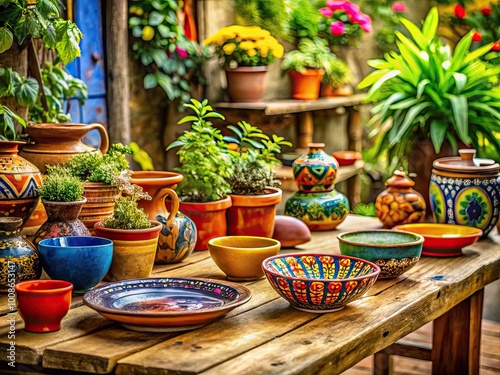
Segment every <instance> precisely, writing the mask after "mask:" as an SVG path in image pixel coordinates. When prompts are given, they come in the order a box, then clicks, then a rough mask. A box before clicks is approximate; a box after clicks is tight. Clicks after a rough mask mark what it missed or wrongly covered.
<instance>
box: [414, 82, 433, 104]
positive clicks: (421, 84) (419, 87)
mask: <svg viewBox="0 0 500 375" xmlns="http://www.w3.org/2000/svg"><path fill="white" fill-rule="evenodd" d="M429 83H431V81H430V80H429V79H427V78H426V79H424V80H422V81H420V82H419V83H418V85H417V99H420V98H421V97H422V94H423V92H424V89H425V86H427V85H428V84H429Z"/></svg>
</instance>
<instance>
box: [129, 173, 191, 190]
mask: <svg viewBox="0 0 500 375" xmlns="http://www.w3.org/2000/svg"><path fill="white" fill-rule="evenodd" d="M183 179H184V176H183V175H182V174H180V173H177V172H170V171H132V176H131V178H130V182H131V183H133V184H137V185H140V184H144V183H146V184H150V185H153V186H161V187H163V186H166V185H173V184H178V183H180V182H181V181H182V180H183Z"/></svg>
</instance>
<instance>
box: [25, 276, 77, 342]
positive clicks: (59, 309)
mask: <svg viewBox="0 0 500 375" xmlns="http://www.w3.org/2000/svg"><path fill="white" fill-rule="evenodd" d="M15 290H16V293H17V308H18V310H19V314H20V315H21V317H22V318H23V320H24V329H25V330H26V331H29V332H53V331H57V330H59V329H60V328H61V320H62V318H64V316H65V315H66V314H67V313H68V311H69V308H70V306H71V291H72V290H73V285H72V284H71V283H70V282H69V281H64V280H28V281H21V282H20V283H17V284H16V285H15Z"/></svg>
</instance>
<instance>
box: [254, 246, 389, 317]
mask: <svg viewBox="0 0 500 375" xmlns="http://www.w3.org/2000/svg"><path fill="white" fill-rule="evenodd" d="M262 269H263V270H264V272H265V274H266V277H267V280H268V281H269V283H270V284H271V286H272V287H273V288H274V290H276V291H277V292H278V294H279V295H280V296H281V297H283V298H284V299H286V300H287V301H288V302H289V303H290V305H291V306H292V307H294V308H296V309H298V310H302V311H307V312H313V313H327V312H332V311H337V310H340V309H343V308H344V307H345V305H346V304H348V303H349V302H352V301H354V300H356V299H358V298H360V297H361V296H362V295H363V294H365V292H366V291H367V290H368V289H370V288H371V286H372V285H373V284H374V283H375V281H376V280H377V277H378V275H379V273H380V267H379V266H377V265H376V264H373V263H371V262H368V261H366V260H363V259H358V258H354V257H348V256H343V255H327V254H283V255H277V256H274V257H271V258H268V259H266V260H264V262H263V263H262Z"/></svg>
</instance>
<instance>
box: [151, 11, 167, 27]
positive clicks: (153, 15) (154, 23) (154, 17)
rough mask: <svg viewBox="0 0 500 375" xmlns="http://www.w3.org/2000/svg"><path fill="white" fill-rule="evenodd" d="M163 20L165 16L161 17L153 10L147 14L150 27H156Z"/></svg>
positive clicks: (161, 15)
mask: <svg viewBox="0 0 500 375" xmlns="http://www.w3.org/2000/svg"><path fill="white" fill-rule="evenodd" d="M164 19H165V16H163V14H161V13H160V12H157V11H155V10H154V11H152V12H151V13H149V19H148V24H149V25H150V26H158V25H159V24H161V23H162V22H163V20H164Z"/></svg>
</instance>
